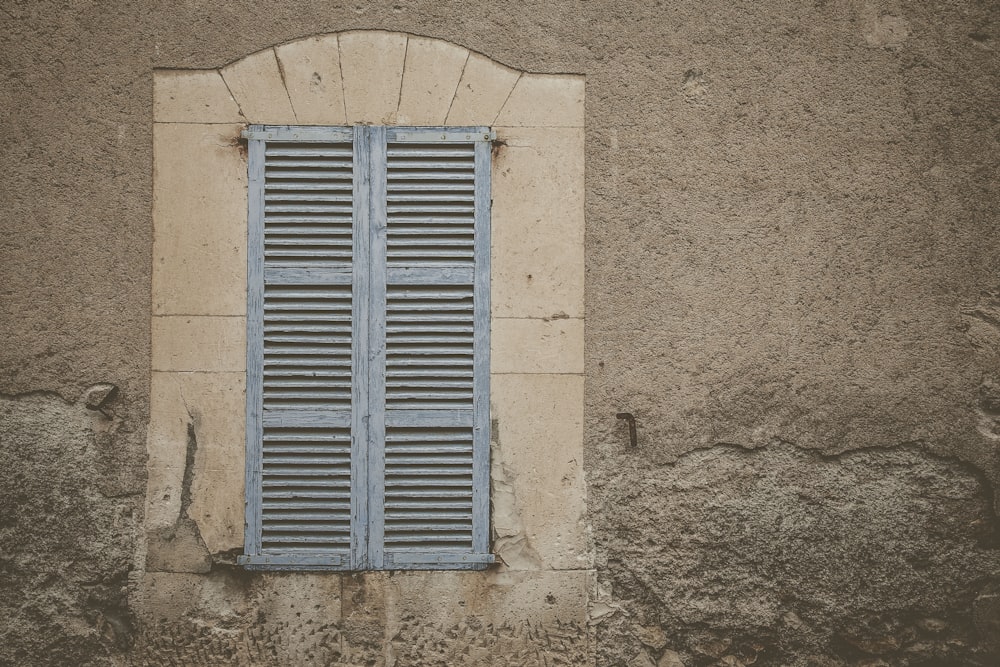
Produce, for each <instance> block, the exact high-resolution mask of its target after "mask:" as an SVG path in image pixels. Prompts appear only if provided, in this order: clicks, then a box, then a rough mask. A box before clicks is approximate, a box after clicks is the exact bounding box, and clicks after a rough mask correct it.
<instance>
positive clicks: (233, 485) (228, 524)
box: [188, 456, 245, 554]
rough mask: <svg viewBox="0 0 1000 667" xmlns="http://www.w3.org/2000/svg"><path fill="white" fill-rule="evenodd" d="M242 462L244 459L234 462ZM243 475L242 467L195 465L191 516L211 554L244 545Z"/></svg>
mask: <svg viewBox="0 0 1000 667" xmlns="http://www.w3.org/2000/svg"><path fill="white" fill-rule="evenodd" d="M242 460H243V457H242V456H241V457H239V459H238V460H237V461H234V462H233V463H240V462H242ZM244 475H245V473H244V470H243V466H240V467H239V468H236V467H234V466H233V465H231V464H230V465H226V466H225V467H221V468H208V467H201V466H199V465H196V466H195V471H194V475H193V476H192V481H191V507H190V508H189V509H188V515H189V516H190V517H191V520H193V521H194V522H195V523H196V524H197V526H198V530H199V532H200V533H201V538H202V540H204V542H205V546H206V547H207V548H208V551H209V553H213V554H216V553H220V552H222V551H229V550H231V549H239V548H240V547H242V546H243V526H244V515H243V509H244V506H245V503H244V494H243V488H244V485H243V482H244Z"/></svg>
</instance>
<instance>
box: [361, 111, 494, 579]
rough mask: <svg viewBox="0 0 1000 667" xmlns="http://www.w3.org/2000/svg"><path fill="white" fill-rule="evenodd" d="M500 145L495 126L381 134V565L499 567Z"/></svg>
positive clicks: (376, 231)
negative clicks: (493, 531)
mask: <svg viewBox="0 0 1000 667" xmlns="http://www.w3.org/2000/svg"><path fill="white" fill-rule="evenodd" d="M489 140H490V133H489V130H488V129H486V128H433V129H432V128H372V130H371V134H370V141H371V146H372V148H371V152H372V156H373V158H372V159H373V164H372V167H373V177H372V197H373V199H375V200H376V201H377V202H378V205H377V206H376V207H375V208H374V209H373V211H375V213H374V214H375V215H377V216H379V218H378V220H377V221H376V220H375V219H373V224H372V232H373V235H372V267H373V269H372V285H371V287H372V290H371V299H372V303H371V306H370V308H371V317H372V329H371V331H370V340H371V343H372V347H371V350H372V356H371V363H372V368H371V373H372V375H373V382H372V385H371V395H370V397H369V401H370V405H371V406H372V421H371V428H372V431H371V434H370V437H371V450H370V451H371V453H372V462H371V463H370V465H369V484H370V486H371V491H370V493H369V512H370V530H371V535H370V537H369V557H370V559H371V565H372V567H374V568H377V569H381V568H385V569H460V568H461V569H464V568H482V567H485V566H486V564H488V563H491V562H493V557H492V555H491V554H490V553H489V552H488V547H489V534H488V531H489V396H488V389H489V244H490V238H489V206H490V191H489V183H490V174H489V164H490V163H489V158H490V141H489ZM382 216H384V217H382ZM383 267H384V268H383ZM383 378H384V382H383V381H382V380H383Z"/></svg>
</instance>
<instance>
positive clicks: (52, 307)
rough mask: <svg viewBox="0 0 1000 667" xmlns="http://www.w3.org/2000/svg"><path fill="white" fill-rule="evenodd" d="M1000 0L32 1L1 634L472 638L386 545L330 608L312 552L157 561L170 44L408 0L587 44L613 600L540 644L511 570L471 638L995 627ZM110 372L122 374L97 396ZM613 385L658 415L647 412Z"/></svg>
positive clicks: (858, 638)
mask: <svg viewBox="0 0 1000 667" xmlns="http://www.w3.org/2000/svg"><path fill="white" fill-rule="evenodd" d="M998 12H1000V9H998V7H997V5H996V3H994V2H976V1H974V0H963V1H959V2H954V3H949V4H944V3H930V2H928V3H920V4H917V5H913V4H910V3H901V2H893V1H889V0H886V1H878V2H845V1H835V0H828V1H820V2H815V3H793V2H778V1H773V0H767V1H763V2H754V3H743V4H734V3H732V2H712V1H709V2H699V3H662V4H655V3H651V2H650V3H645V2H644V3H614V2H592V3H575V2H574V3H570V2H546V3H540V4H537V5H524V4H523V3H505V2H490V3H480V2H466V3H455V4H441V3H437V2H416V3H402V2H394V3H389V2H372V3H355V4H348V5H338V4H333V3H328V2H299V3H284V2H282V3H278V2H254V3H244V2H231V3H219V2H197V1H196V2H187V3H182V4H164V3H155V4H154V3H117V4H112V3H79V2H34V3H5V4H4V6H3V7H2V8H0V15H2V20H0V34H2V42H0V43H2V44H4V46H3V47H2V49H0V65H2V67H0V77H2V80H3V85H0V109H3V116H2V118H3V122H2V123H0V160H2V161H3V167H4V168H3V173H4V178H3V179H2V180H0V201H2V202H3V206H2V207H0V225H2V227H3V234H2V235H0V238H2V239H3V240H2V241H0V341H2V345H0V394H2V395H3V396H2V399H0V403H2V406H3V411H2V412H0V420H2V421H0V423H2V426H0V445H2V448H3V453H4V455H5V459H4V465H3V467H2V472H0V489H3V492H4V493H5V494H6V496H5V498H4V499H3V500H4V503H3V506H4V508H5V512H6V513H7V515H8V517H9V518H8V519H7V520H6V521H5V522H4V523H3V524H2V525H0V537H2V542H3V545H4V546H3V568H4V569H3V572H4V580H3V582H4V583H3V586H4V587H5V594H4V595H3V596H0V600H2V601H0V609H2V613H3V614H4V617H5V619H6V622H5V627H4V631H3V632H4V638H3V639H4V641H3V642H2V643H0V662H14V663H18V664H65V663H66V662H71V661H76V662H80V663H82V664H87V663H88V662H89V663H91V664H111V662H112V661H113V660H115V659H118V658H120V657H121V656H123V655H132V656H134V657H135V658H136V660H137V661H139V662H140V663H141V662H142V661H147V662H149V663H150V664H170V663H171V660H174V661H175V662H177V663H178V664H197V661H199V660H200V661H202V662H203V663H206V664H208V663H210V662H211V661H212V660H216V661H217V660H218V659H219V656H220V655H224V652H225V650H230V649H227V647H226V646H223V647H222V648H221V649H218V650H220V651H222V653H220V654H214V653H212V652H211V651H212V650H215V649H211V647H212V646H216V647H218V646H219V643H218V638H217V637H215V636H214V635H213V634H212V632H213V631H212V630H210V629H205V628H210V627H214V628H222V629H228V631H231V632H230V634H232V635H234V636H238V637H240V641H241V642H242V643H241V644H240V645H241V646H243V647H245V648H244V649H240V650H242V651H244V653H245V654H246V656H249V657H247V658H246V660H250V659H251V657H255V658H256V659H259V660H266V657H265V656H268V655H274V653H268V651H272V649H273V647H274V646H279V645H281V642H282V641H290V642H292V644H291V645H290V646H288V647H286V648H285V649H282V650H284V651H286V652H288V651H309V650H312V651H313V652H314V654H315V655H317V656H322V655H327V654H322V653H319V651H321V650H333V649H326V648H324V649H319V648H313V649H309V648H307V647H308V646H310V644H308V642H306V640H305V639H303V640H302V641H295V638H296V637H304V636H310V637H313V638H314V639H315V637H316V636H317V634H318V635H320V636H323V637H327V636H329V637H332V638H331V639H329V640H326V639H324V640H315V642H318V643H316V644H315V646H326V647H329V646H332V647H335V648H336V649H337V650H338V651H339V650H340V647H342V646H344V645H353V646H363V647H366V648H364V649H363V650H364V651H368V653H365V655H367V656H370V658H371V659H372V660H374V661H375V663H376V664H379V661H381V660H383V659H384V657H385V655H386V653H387V649H386V648H385V647H386V646H387V645H390V644H392V642H396V648H394V649H393V651H394V653H393V655H395V656H399V657H398V663H397V664H462V661H463V660H466V661H468V660H467V659H465V658H457V657H455V655H456V654H454V653H449V651H453V650H455V649H453V648H450V647H454V646H456V645H458V646H462V645H465V644H466V643H469V642H467V641H466V640H465V639H464V638H465V637H469V636H476V637H481V636H482V634H483V631H482V628H479V627H470V626H469V625H468V622H467V621H464V620H455V618H456V617H447V618H445V616H446V615H442V616H440V617H435V619H436V620H434V621H433V622H431V621H428V622H426V623H420V622H417V621H413V622H411V623H408V624H406V625H405V627H402V626H401V627H398V628H391V629H387V626H386V624H385V619H386V618H388V617H389V616H388V614H389V612H387V611H385V610H386V609H387V607H391V605H392V604H394V602H393V600H396V599H398V598H396V597H393V595H394V594H393V593H392V587H391V586H388V587H387V586H385V585H381V584H380V585H379V586H378V591H379V593H378V595H366V594H365V592H366V591H368V590H369V589H368V588H367V587H366V586H367V582H366V581H365V580H364V579H363V578H361V579H359V580H358V581H354V580H353V579H352V578H347V579H346V580H345V582H343V583H342V584H341V585H340V586H338V587H337V589H336V591H328V592H324V591H321V590H320V589H319V588H317V592H316V594H315V596H314V597H309V596H307V595H305V594H303V599H308V600H311V601H313V600H314V602H313V604H314V605H320V609H319V610H318V612H317V613H320V614H326V617H328V618H330V619H333V620H331V621H330V624H329V625H330V627H327V628H324V629H319V628H317V632H316V633H312V634H310V630H305V629H303V627H304V626H302V625H300V624H299V623H300V622H299V621H298V620H296V619H299V618H301V617H299V616H297V614H298V613H299V610H293V609H290V608H287V607H285V606H282V605H281V604H278V603H277V602H273V601H274V600H276V599H277V598H280V597H281V596H279V595H278V594H277V593H275V592H274V591H276V590H279V589H280V587H281V586H295V587H306V588H308V587H309V586H316V587H321V586H322V585H323V584H322V583H320V582H313V581H312V580H309V579H307V578H298V579H294V580H289V579H288V578H287V577H290V576H291V575H286V576H277V577H274V580H273V581H271V580H270V579H269V578H266V577H262V578H258V579H255V580H254V581H252V582H248V581H247V580H246V579H245V578H244V576H243V575H242V574H240V573H238V572H236V571H234V570H232V569H231V568H229V567H227V566H226V565H224V564H213V565H212V566H211V572H210V573H209V574H207V575H204V577H203V578H202V579H199V580H198V582H199V583H198V586H199V588H198V589H197V591H195V589H193V588H191V589H185V588H184V586H183V585H182V584H181V583H179V584H177V586H176V587H174V588H170V587H165V586H155V585H154V586H151V587H149V586H141V585H140V584H139V582H138V581H137V580H136V579H135V578H134V577H133V580H132V582H131V583H127V579H128V577H127V575H128V572H129V570H130V568H135V567H137V563H136V561H135V560H131V559H130V557H129V555H130V554H134V553H135V551H136V545H137V543H138V542H137V541H138V539H139V536H140V532H139V531H140V529H139V525H140V524H139V521H138V519H139V518H140V517H141V514H142V506H143V497H144V494H145V489H146V479H145V475H146V473H145V468H146V467H145V441H146V433H145V431H146V425H147V423H148V421H149V410H148V405H149V395H150V378H149V371H148V369H149V368H150V343H149V341H150V325H149V323H150V316H151V311H152V304H151V298H150V294H151V258H152V235H151V229H152V227H151V218H152V176H151V165H152V141H153V139H152V137H153V132H152V117H153V116H152V100H153V90H152V71H153V69H154V68H196V69H201V68H207V67H216V66H219V65H223V64H225V63H229V62H233V61H236V60H238V59H240V58H242V57H243V56H245V55H247V54H249V53H252V52H255V51H258V50H260V49H262V48H265V47H268V46H272V45H275V44H280V43H284V42H287V41H290V40H293V39H296V38H299V37H304V36H308V35H313V34H320V33H329V32H338V31H343V30H351V29H371V28H378V29H385V30H393V31H400V32H406V33H411V34H417V35H425V36H428V37H433V38H438V39H443V40H447V41H449V42H453V43H456V44H459V45H461V46H463V47H466V48H469V49H471V50H473V51H476V52H479V53H483V54H486V55H488V56H489V57H490V58H493V59H495V60H497V61H499V62H501V63H503V64H505V65H507V66H509V67H511V68H514V69H518V70H524V71H531V72H545V73H572V74H581V75H584V76H585V77H586V81H587V103H586V118H585V127H586V148H585V154H586V164H585V167H586V197H587V198H586V210H585V213H586V222H587V227H586V301H585V306H586V313H587V331H586V342H585V358H586V369H585V370H586V386H585V392H584V400H585V406H586V407H585V427H584V443H585V460H584V467H585V471H586V475H587V481H588V488H589V490H590V497H589V499H588V513H589V514H588V516H589V524H590V529H591V531H592V535H593V539H594V542H595V544H596V556H597V564H596V565H597V577H598V584H599V585H597V586H595V587H594V589H593V590H592V591H591V593H590V596H589V597H590V605H591V610H590V616H591V620H592V623H593V624H592V625H591V626H590V628H591V630H590V632H589V633H588V632H586V631H584V630H582V629H581V628H583V627H585V624H584V621H585V620H586V619H585V618H584V617H583V616H581V617H580V620H579V622H578V623H577V625H574V626H572V627H573V628H574V629H571V630H567V631H566V632H565V633H563V634H562V635H559V634H558V633H556V632H555V631H552V632H549V631H546V633H544V639H543V640H542V641H543V642H549V645H550V646H552V647H554V648H552V649H551V651H550V652H549V653H547V654H539V653H538V652H537V650H536V649H535V648H534V647H536V646H537V645H538V641H539V640H538V639H537V636H538V633H535V634H534V635H533V634H532V633H534V632H535V631H534V630H533V629H531V628H527V629H526V628H523V627H515V626H514V625H511V624H510V623H509V622H508V620H505V619H509V618H510V616H509V615H507V616H505V615H504V614H506V613H507V612H504V611H503V610H504V609H508V608H509V607H505V606H504V605H505V604H506V603H505V602H503V601H502V600H500V599H492V600H490V602H489V614H496V615H495V616H492V617H490V618H491V620H490V622H493V623H494V626H493V630H490V631H489V632H488V633H487V634H489V635H490V636H494V637H496V638H497V642H499V643H498V644H496V645H495V646H503V647H506V648H501V649H497V648H494V647H491V646H487V647H486V648H480V649H477V650H480V653H477V654H476V655H482V654H483V653H482V652H483V651H485V652H488V653H489V654H490V656H491V657H496V659H498V660H500V659H501V658H500V657H499V656H504V655H507V656H518V655H520V661H521V662H522V663H524V664H542V660H543V659H545V658H546V656H548V657H551V656H568V660H569V661H570V662H571V663H576V664H580V663H581V662H584V661H585V660H588V659H589V658H587V657H586V656H587V655H588V652H589V651H590V650H591V648H589V647H592V650H593V654H594V655H595V656H596V658H595V659H596V662H597V663H598V664H602V665H605V664H607V665H624V664H635V665H648V664H656V663H657V662H659V663H660V664H661V665H676V664H679V663H678V661H683V663H684V664H687V665H689V666H691V665H707V664H718V663H721V664H730V665H732V664H741V663H742V664H748V663H751V662H754V661H755V662H754V664H758V665H760V664H810V663H811V664H830V665H841V664H880V663H879V662H878V661H879V660H882V661H883V663H881V664H886V663H887V664H927V663H928V662H932V661H934V660H937V661H938V662H939V663H940V662H943V663H944V664H963V663H964V664H990V663H991V662H992V661H994V660H995V656H996V651H997V650H998V646H997V626H998V624H1000V621H998V613H1000V612H998V607H1000V605H998V604H997V597H996V596H997V569H998V566H997V550H996V547H995V544H996V542H995V538H994V533H995V529H996V527H997V520H996V515H995V507H994V496H995V494H994V489H995V487H996V485H997V483H998V482H1000V460H998V457H997V445H998V442H1000V426H998V419H1000V407H998V405H1000V389H998V387H1000V358H998V352H997V350H998V344H1000V326H998V322H1000V281H998V278H997V276H998V275H1000V272H998V269H1000V266H998V265H1000V260H998V259H997V258H998V256H1000V255H998V252H997V249H998V247H1000V243H998V241H1000V238H998V237H1000V226H998V225H997V218H998V209H1000V205H998V181H997V178H996V174H997V167H998V164H997V161H998V158H997V156H998V155H1000V150H998V148H1000V146H998V145H997V144H998V138H997V130H996V128H997V119H996V113H995V109H996V108H997V107H998V102H1000V96H998V81H997V79H998V66H997V48H998V47H997V39H998V37H997V33H996V20H997V16H998ZM101 382H109V383H113V384H114V385H116V386H117V387H118V392H117V394H116V395H115V396H114V397H111V398H108V397H105V398H106V399H107V400H105V399H97V398H91V399H90V400H88V399H87V398H86V397H85V396H84V394H85V392H86V391H87V388H88V387H91V386H93V385H95V384H97V383H101ZM38 392H49V393H38ZM88 403H92V404H94V405H88ZM98 408H99V409H98ZM619 411H629V412H632V413H633V414H635V415H636V417H637V420H638V427H639V443H638V444H639V447H638V448H637V449H636V450H629V449H628V448H627V433H626V431H625V429H624V427H623V426H622V424H621V423H620V422H618V421H617V420H616V419H615V417H614V415H615V413H616V412H619ZM56 471H73V474H66V475H65V476H63V477H59V476H58V475H57V473H56ZM46 494H48V495H46ZM69 508H74V511H77V510H78V511H79V512H80V514H79V515H70V514H68V513H67V512H68V511H69ZM53 516H58V517H61V518H62V519H65V520H59V521H53V520H51V517H53ZM70 516H74V517H76V516H79V518H74V519H72V520H70V518H69V517H70ZM39 535H45V536H46V539H40V538H39ZM123 554H124V556H123ZM386 578H387V579H389V578H388V577H386ZM858 582H860V583H858ZM411 584H413V585H417V584H418V582H416V581H415V580H414V581H412V582H411ZM193 585H194V584H192V586H193ZM490 590H491V591H493V593H492V594H494V595H501V593H502V588H499V587H494V588H491V589H490ZM158 595H159V596H161V598H162V599H160V601H159V602H158V603H157V604H158V605H160V607H161V608H162V609H165V610H168V613H165V615H164V616H163V617H162V618H159V619H156V621H155V622H156V623H160V625H159V626H158V628H159V634H156V633H153V634H150V633H149V632H148V630H149V628H150V627H152V626H153V623H154V621H151V620H150V619H149V618H143V617H142V616H140V615H136V614H135V610H136V609H140V608H142V606H143V605H145V604H146V601H147V600H149V599H150V598H151V596H152V597H155V596H158ZM338 595H339V596H340V597H339V598H338V597H337V596H338ZM482 595H483V596H487V598H484V599H488V593H487V592H485V591H484V592H483V593H482ZM553 595H555V593H553ZM555 597H557V598H559V597H560V596H555ZM562 597H566V596H562ZM334 599H337V600H340V603H339V604H336V603H334V602H333V600H334ZM476 599H479V598H476ZM571 602H572V601H571ZM467 603H470V604H471V598H470V600H468V601H467ZM518 604H521V603H520V602H518ZM524 604H528V605H537V606H539V607H542V608H544V605H546V604H548V601H547V598H546V597H545V596H541V597H539V598H538V599H537V600H527V601H524ZM269 605H270V606H269ZM324 605H328V606H329V609H336V610H338V611H337V612H336V613H339V614H341V617H339V618H341V620H342V622H335V620H336V618H338V617H336V615H335V612H334V611H326V612H324V609H327V607H325V606H324ZM583 605H584V602H583V601H579V603H578V604H577V607H578V608H581V607H582V606H583ZM130 610H131V611H130ZM171 610H172V611H171ZM260 614H263V615H264V617H265V618H269V619H271V620H269V621H267V622H265V621H263V620H260ZM442 614H443V612H442ZM464 616H470V617H475V616H476V615H475V614H471V615H463V618H464ZM486 616H488V614H487V613H486V612H485V611H483V612H482V613H481V614H480V615H479V617H480V618H485V617H486ZM414 618H416V617H414ZM477 622H478V621H477ZM462 623H465V626H462V625H461V624H462ZM505 624H506V625H505ZM57 628H58V629H59V631H58V632H57V631H56V629H57ZM168 628H169V630H168ZM241 628H243V629H241ZM244 632H245V634H240V633H244ZM60 633H61V634H60ZM199 633H201V634H199ZM324 633H327V634H324ZM331 633H332V634H331ZM67 634H68V635H70V636H72V637H74V638H76V639H75V641H73V642H65V641H64V640H63V639H62V636H65V635H67ZM157 637H160V639H157ZM276 637H282V638H284V639H281V640H280V641H279V640H277V639H275V638H276ZM345 637H346V638H349V640H345V639H343V638H345ZM387 637H388V640H387ZM526 637H528V638H529V639H525V638H526ZM580 637H583V640H581V639H579V638H580ZM164 638H170V640H169V641H168V640H167V639H164ZM213 641H214V642H215V644H213ZM309 641H314V640H309ZM581 641H582V642H583V643H585V644H587V647H584V648H580V645H581ZM268 642H270V646H271V648H268V646H269V644H268ZM345 642H347V643H346V644H345ZM350 642H353V644H352V643H350ZM560 642H562V644H560ZM471 643H473V644H474V643H475V642H471ZM262 647H263V648H262ZM414 647H417V648H414ZM420 647H424V648H420ZM273 650H277V649H273ZM183 651H188V653H183ZM519 652H520V653H519ZM307 654H308V653H307ZM241 655H243V654H241ZM178 656H188V657H178ZM190 656H194V657H190ZM316 659H317V660H318V661H321V662H322V661H323V660H324V659H323V658H322V657H320V658H316ZM477 659H479V658H477ZM486 659H487V658H482V659H479V660H480V662H482V661H484V660H486ZM435 661H436V662H435ZM501 661H502V662H504V663H510V664H517V659H515V658H504V659H502V660H501ZM532 661H535V662H532Z"/></svg>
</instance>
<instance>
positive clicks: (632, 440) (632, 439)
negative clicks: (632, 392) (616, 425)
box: [615, 412, 639, 447]
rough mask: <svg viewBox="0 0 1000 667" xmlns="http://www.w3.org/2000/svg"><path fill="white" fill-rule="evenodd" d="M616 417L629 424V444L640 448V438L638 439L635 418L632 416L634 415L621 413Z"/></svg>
mask: <svg viewBox="0 0 1000 667" xmlns="http://www.w3.org/2000/svg"><path fill="white" fill-rule="evenodd" d="M615 417H617V418H618V419H624V420H625V421H626V422H628V439H629V444H630V445H631V446H632V447H638V446H639V438H638V435H637V434H636V430H635V417H634V416H633V415H632V413H631V412H619V413H618V414H617V415H615Z"/></svg>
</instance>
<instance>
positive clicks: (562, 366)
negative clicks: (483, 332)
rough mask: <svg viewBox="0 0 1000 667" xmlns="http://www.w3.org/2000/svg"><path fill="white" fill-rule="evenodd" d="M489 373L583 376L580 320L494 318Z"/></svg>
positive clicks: (581, 326)
mask: <svg viewBox="0 0 1000 667" xmlns="http://www.w3.org/2000/svg"><path fill="white" fill-rule="evenodd" d="M490 338H491V341H490V372H491V373H583V320H580V319H557V320H541V319H521V318H517V319H514V318H493V320H492V323H491V335H490Z"/></svg>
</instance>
